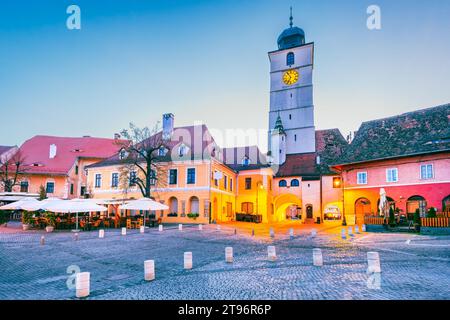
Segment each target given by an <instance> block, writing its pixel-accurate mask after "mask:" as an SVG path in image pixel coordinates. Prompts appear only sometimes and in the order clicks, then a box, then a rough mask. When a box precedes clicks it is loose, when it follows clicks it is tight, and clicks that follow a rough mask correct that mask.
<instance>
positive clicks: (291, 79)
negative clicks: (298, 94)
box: [283, 70, 299, 86]
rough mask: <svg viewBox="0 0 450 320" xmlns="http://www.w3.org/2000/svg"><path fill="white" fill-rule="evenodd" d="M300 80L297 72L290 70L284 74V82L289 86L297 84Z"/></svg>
mask: <svg viewBox="0 0 450 320" xmlns="http://www.w3.org/2000/svg"><path fill="white" fill-rule="evenodd" d="M298 78H299V74H298V72H297V70H288V71H286V72H285V73H284V74H283V82H284V83H285V84H286V85H288V86H291V85H293V84H295V83H297V81H298Z"/></svg>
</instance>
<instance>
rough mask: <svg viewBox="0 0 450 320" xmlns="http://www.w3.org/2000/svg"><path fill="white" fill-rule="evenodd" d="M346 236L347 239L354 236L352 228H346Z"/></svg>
mask: <svg viewBox="0 0 450 320" xmlns="http://www.w3.org/2000/svg"><path fill="white" fill-rule="evenodd" d="M348 236H349V237H353V236H354V234H353V227H351V226H350V227H348Z"/></svg>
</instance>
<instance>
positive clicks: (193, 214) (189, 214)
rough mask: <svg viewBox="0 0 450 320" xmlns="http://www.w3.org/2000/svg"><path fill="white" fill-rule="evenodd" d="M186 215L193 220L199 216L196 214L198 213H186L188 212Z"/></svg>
mask: <svg viewBox="0 0 450 320" xmlns="http://www.w3.org/2000/svg"><path fill="white" fill-rule="evenodd" d="M187 217H188V218H189V219H194V220H196V219H197V218H198V217H199V214H198V213H188V214H187Z"/></svg>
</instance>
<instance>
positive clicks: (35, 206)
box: [22, 198, 62, 211]
mask: <svg viewBox="0 0 450 320" xmlns="http://www.w3.org/2000/svg"><path fill="white" fill-rule="evenodd" d="M55 201H62V200H61V199H58V198H48V199H44V200H41V201H37V200H36V201H32V202H26V203H24V204H23V205H22V210H25V211H38V210H45V207H46V206H47V205H48V204H50V203H54V202H55Z"/></svg>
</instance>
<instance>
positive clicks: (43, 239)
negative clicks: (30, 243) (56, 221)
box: [40, 236, 45, 246]
mask: <svg viewBox="0 0 450 320" xmlns="http://www.w3.org/2000/svg"><path fill="white" fill-rule="evenodd" d="M40 244H41V246H43V245H44V244H45V237H44V236H41V240H40Z"/></svg>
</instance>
